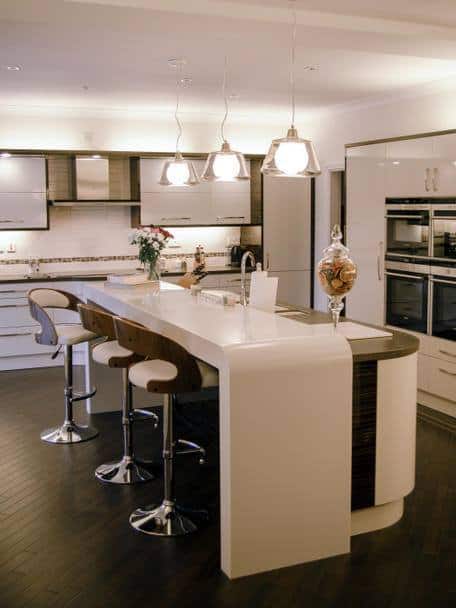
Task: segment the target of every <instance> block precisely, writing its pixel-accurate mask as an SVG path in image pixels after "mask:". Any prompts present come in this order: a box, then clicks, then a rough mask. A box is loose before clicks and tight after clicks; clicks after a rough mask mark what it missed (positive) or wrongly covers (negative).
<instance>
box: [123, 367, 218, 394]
mask: <svg viewBox="0 0 456 608" xmlns="http://www.w3.org/2000/svg"><path fill="white" fill-rule="evenodd" d="M195 361H196V364H197V366H198V369H199V371H200V374H201V388H209V387H211V386H218V371H217V369H215V368H214V367H212V366H211V365H208V364H207V363H204V361H200V360H199V359H195ZM177 374H178V369H177V367H176V366H175V365H173V364H172V363H169V362H168V361H162V360H161V359H153V360H151V361H141V363H136V365H133V366H132V367H131V368H130V372H129V374H128V377H129V380H130V382H131V383H132V384H134V385H135V386H139V387H140V388H144V389H145V390H148V385H149V384H150V383H154V382H170V381H171V380H174V379H175V378H176V377H177Z"/></svg>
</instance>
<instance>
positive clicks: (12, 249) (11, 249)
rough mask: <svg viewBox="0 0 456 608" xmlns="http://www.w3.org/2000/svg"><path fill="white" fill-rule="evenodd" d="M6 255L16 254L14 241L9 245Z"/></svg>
mask: <svg viewBox="0 0 456 608" xmlns="http://www.w3.org/2000/svg"><path fill="white" fill-rule="evenodd" d="M7 253H16V243H15V242H14V241H11V243H9V245H8V249H7Z"/></svg>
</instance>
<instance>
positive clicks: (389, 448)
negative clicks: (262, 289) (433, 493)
mask: <svg viewBox="0 0 456 608" xmlns="http://www.w3.org/2000/svg"><path fill="white" fill-rule="evenodd" d="M288 318H293V319H294V320H296V321H302V322H304V323H310V324H315V323H325V322H326V323H327V322H328V315H327V314H324V313H321V312H317V311H314V310H311V309H300V310H299V311H297V313H296V316H293V317H290V315H288ZM377 329H385V331H388V332H390V333H391V334H392V336H391V337H389V338H369V339H365V340H349V343H350V348H351V351H352V354H353V420H352V487H351V508H352V517H351V526H352V536H353V535H356V534H362V533H365V532H371V531H373V530H378V529H380V528H385V527H387V526H390V525H392V524H394V523H396V522H397V521H398V520H399V519H400V518H401V517H402V514H403V510H404V497H405V496H407V495H408V494H410V492H411V491H412V490H413V488H414V485H415V441H416V402H417V400H416V387H417V352H418V349H419V340H418V338H416V337H415V336H413V335H411V334H407V333H404V332H401V331H396V330H392V329H391V328H377Z"/></svg>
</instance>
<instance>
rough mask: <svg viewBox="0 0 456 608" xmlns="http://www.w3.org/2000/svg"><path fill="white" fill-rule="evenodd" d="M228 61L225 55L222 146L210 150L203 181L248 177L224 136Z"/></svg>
mask: <svg viewBox="0 0 456 608" xmlns="http://www.w3.org/2000/svg"><path fill="white" fill-rule="evenodd" d="M227 67H228V62H227V58H226V57H225V68H224V72H223V99H224V102H225V116H224V117H223V120H222V124H221V125H220V132H221V136H222V146H221V148H220V150H219V151H218V152H211V153H210V154H209V156H208V157H207V161H206V165H205V167H204V171H203V174H202V176H201V179H202V180H203V181H205V182H234V181H240V180H247V179H250V175H249V170H248V169H247V164H246V162H245V158H244V155H243V154H241V152H235V151H234V150H232V149H231V147H230V144H229V143H228V142H227V140H226V138H225V123H226V119H227V118H228V111H229V110H228V99H227V95H226V74H227Z"/></svg>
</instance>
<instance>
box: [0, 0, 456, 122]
mask: <svg viewBox="0 0 456 608" xmlns="http://www.w3.org/2000/svg"><path fill="white" fill-rule="evenodd" d="M295 5H296V9H297V19H298V34H297V39H298V50H297V69H296V80H297V103H298V111H299V113H298V119H299V118H300V117H302V118H305V116H306V114H309V113H310V112H312V111H315V110H321V109H325V108H331V107H335V106H340V105H341V104H353V103H355V102H356V103H371V102H372V101H373V100H376V99H378V98H383V97H385V96H389V95H395V94H403V93H404V92H406V91H408V90H410V89H413V90H415V88H416V87H418V89H416V90H417V91H418V92H419V90H420V89H419V88H420V87H422V86H423V85H424V84H425V83H429V82H432V81H438V80H441V79H447V78H450V77H451V78H454V80H455V84H456V1H455V0H432V2H430V1H429V0H428V1H426V2H424V1H422V0H396V1H393V0H383V1H382V2H379V1H378V0H376V1H373V0H297V1H296V3H295ZM289 37H290V11H289V3H288V2H286V1H285V2H283V1H280V0H230V1H226V2H225V1H221V0H81V1H78V0H1V2H0V65H1V66H3V69H0V104H6V105H15V106H18V105H20V106H22V105H26V106H65V107H81V108H118V109H128V110H129V111H134V110H149V109H154V110H161V109H166V110H169V109H171V106H172V104H173V101H174V90H173V80H174V78H175V75H174V73H173V71H172V70H171V69H170V68H169V67H168V64H167V60H168V59H169V58H172V57H180V56H185V57H186V58H187V61H188V63H187V66H186V67H185V72H184V75H188V76H191V77H192V79H193V84H192V86H191V87H190V88H189V89H186V90H185V92H184V95H183V109H184V110H187V111H192V112H207V113H219V112H220V111H221V107H222V103H221V99H220V82H221V77H222V74H221V69H222V66H223V62H224V56H225V54H226V55H227V56H228V59H229V66H230V74H229V85H228V88H229V90H230V91H231V92H235V93H237V94H238V95H239V96H240V97H239V99H238V100H236V101H233V103H232V107H233V112H234V113H236V112H237V113H242V114H249V113H252V114H255V115H256V116H258V115H259V114H261V115H263V114H264V115H271V114H272V113H274V114H276V115H277V113H284V112H285V111H287V108H288V101H289V95H288V65H289V63H288V61H289ZM16 64H18V65H21V66H22V70H21V71H19V72H13V71H7V70H6V69H4V67H5V66H7V65H16ZM309 64H312V65H313V64H316V65H318V66H319V70H318V71H313V72H309V71H307V70H305V69H304V67H305V66H306V65H309ZM84 85H88V87H89V88H88V90H85V89H84V88H83V86H84Z"/></svg>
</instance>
